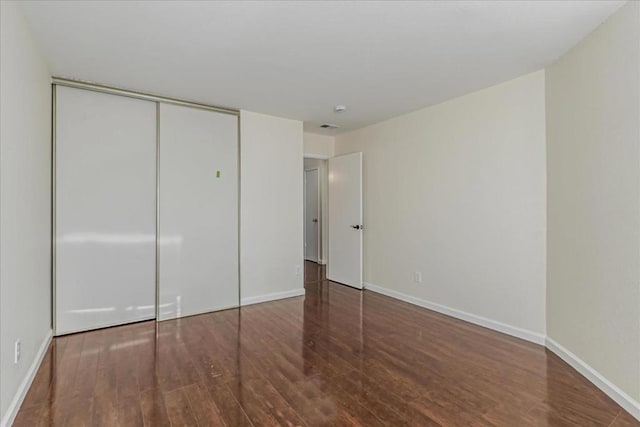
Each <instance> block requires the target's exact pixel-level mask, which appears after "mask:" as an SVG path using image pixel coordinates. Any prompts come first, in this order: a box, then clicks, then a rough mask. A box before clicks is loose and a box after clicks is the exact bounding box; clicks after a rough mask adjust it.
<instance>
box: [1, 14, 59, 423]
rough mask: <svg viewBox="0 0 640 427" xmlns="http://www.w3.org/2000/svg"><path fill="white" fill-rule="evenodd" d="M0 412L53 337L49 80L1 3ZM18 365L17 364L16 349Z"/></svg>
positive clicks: (17, 18) (19, 21)
mask: <svg viewBox="0 0 640 427" xmlns="http://www.w3.org/2000/svg"><path fill="white" fill-rule="evenodd" d="M0 16H1V18H0V19H1V20H2V21H1V24H0V92H1V93H2V97H0V159H1V160H0V236H1V239H0V313H1V314H0V382H1V383H2V387H1V389H0V401H1V402H0V407H1V413H2V417H3V420H2V422H0V424H2V425H4V423H6V422H8V421H9V419H8V417H9V416H10V415H11V413H10V410H17V408H15V407H11V405H12V402H15V401H14V399H15V398H16V395H17V393H18V392H19V387H20V384H21V383H23V381H25V379H26V378H27V377H28V374H29V370H30V368H32V367H33V368H37V366H32V365H33V364H34V362H36V361H37V355H38V351H39V349H40V348H41V346H42V344H43V342H46V341H45V340H46V339H47V337H48V336H49V334H50V332H51V279H50V271H51V270H50V268H51V267H50V259H51V258H50V256H51V251H50V248H51V209H50V207H51V180H50V176H51V166H50V165H51V127H50V126H51V80H50V75H49V71H48V70H47V66H46V64H45V63H44V60H43V58H42V56H41V55H40V52H39V51H38V48H37V47H36V45H35V43H34V41H33V39H32V37H31V34H30V32H29V29H28V27H27V24H26V22H25V20H24V18H23V17H22V15H21V13H20V11H19V9H18V7H17V6H16V4H15V3H13V2H5V1H3V2H0ZM17 339H20V340H21V341H22V357H21V359H20V361H19V362H18V364H14V362H13V355H14V342H15V341H16V340H17Z"/></svg>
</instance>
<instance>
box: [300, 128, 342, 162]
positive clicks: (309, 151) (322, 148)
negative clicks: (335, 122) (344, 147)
mask: <svg viewBox="0 0 640 427" xmlns="http://www.w3.org/2000/svg"><path fill="white" fill-rule="evenodd" d="M334 144H335V138H334V137H333V136H331V135H317V134H315V133H309V132H305V133H304V154H305V156H309V155H310V156H318V157H322V158H329V157H333V153H334Z"/></svg>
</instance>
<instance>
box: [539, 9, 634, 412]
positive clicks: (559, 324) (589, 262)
mask: <svg viewBox="0 0 640 427" xmlns="http://www.w3.org/2000/svg"><path fill="white" fill-rule="evenodd" d="M546 92H547V126H548V127H547V170H548V196H549V199H548V290H547V313H548V314H547V329H548V335H549V337H550V338H551V339H553V340H554V341H556V342H557V343H559V344H560V345H562V346H563V347H565V348H566V349H568V350H569V351H571V352H572V353H574V354H575V355H576V356H577V357H579V358H580V359H582V360H583V361H584V362H586V363H587V364H588V365H590V366H591V367H592V368H593V369H595V370H596V371H598V372H599V373H600V374H601V375H603V376H604V377H605V378H606V379H608V380H609V381H611V382H612V383H613V384H615V385H616V386H617V387H619V388H620V389H622V390H623V391H624V392H625V393H627V394H628V395H630V396H631V397H632V398H634V399H635V400H636V401H638V400H640V4H639V3H637V2H629V3H628V4H627V5H625V6H624V7H623V8H622V9H620V10H619V11H618V12H617V13H616V14H615V15H613V16H612V17H611V18H610V19H609V20H608V21H607V22H606V23H605V24H604V25H602V26H601V27H599V28H598V29H597V30H596V31H594V32H593V33H592V34H591V35H589V36H588V37H587V38H585V39H584V40H583V41H582V42H580V43H579V44H578V45H577V46H576V47H574V48H573V49H572V50H571V51H570V52H568V53H567V54H566V55H565V56H563V57H562V58H561V59H560V60H559V61H558V62H557V63H555V64H554V65H552V66H551V67H549V68H548V70H547V91H546Z"/></svg>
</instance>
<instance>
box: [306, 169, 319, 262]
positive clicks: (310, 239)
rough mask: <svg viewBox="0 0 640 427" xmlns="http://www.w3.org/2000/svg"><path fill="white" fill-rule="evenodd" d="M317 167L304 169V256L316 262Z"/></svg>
mask: <svg viewBox="0 0 640 427" xmlns="http://www.w3.org/2000/svg"><path fill="white" fill-rule="evenodd" d="M319 188H320V187H319V173H318V169H310V170H307V171H304V216H305V218H304V258H305V259H306V260H308V261H313V262H318V246H319V235H320V206H319V200H320V191H319Z"/></svg>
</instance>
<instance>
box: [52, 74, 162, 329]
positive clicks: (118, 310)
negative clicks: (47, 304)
mask: <svg viewBox="0 0 640 427" xmlns="http://www.w3.org/2000/svg"><path fill="white" fill-rule="evenodd" d="M55 156H56V224H55V225H56V235H55V238H56V298H55V303H56V307H55V313H56V334H58V335H59V334H64V333H69V332H77V331H83V330H89V329H94V328H99V327H105V326H111V325H118V324H123V323H129V322H134V321H139V320H145V319H152V318H154V317H155V218H156V104H155V103H153V102H149V101H143V100H137V99H132V98H127V97H122V96H116V95H109V94H103V93H98V92H92V91H87V90H81V89H75V88H68V87H62V86H58V87H57V88H56V152H55Z"/></svg>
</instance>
